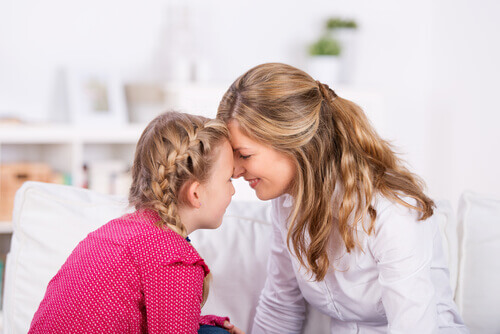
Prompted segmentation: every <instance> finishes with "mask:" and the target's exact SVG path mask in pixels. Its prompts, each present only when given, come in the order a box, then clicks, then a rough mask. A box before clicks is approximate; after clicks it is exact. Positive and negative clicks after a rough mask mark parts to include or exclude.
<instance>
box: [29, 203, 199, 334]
mask: <svg viewBox="0 0 500 334" xmlns="http://www.w3.org/2000/svg"><path fill="white" fill-rule="evenodd" d="M159 219H160V218H159V216H158V214H157V213H156V212H154V211H147V210H142V211H137V212H135V213H133V214H128V215H125V216H123V217H120V218H118V219H115V220H112V221H110V222H109V223H107V224H106V225H104V226H102V227H101V228H99V229H98V230H96V231H94V232H92V233H90V234H89V235H88V236H87V238H85V239H84V240H83V241H81V242H80V244H79V245H78V246H77V247H76V248H75V250H74V251H73V253H72V254H71V255H70V257H69V258H68V260H67V261H66V263H65V264H64V265H63V266H62V267H61V269H60V270H59V272H58V273H57V275H56V276H55V277H54V278H53V279H52V280H51V281H50V282H49V285H48V288H47V292H46V295H45V298H44V299H43V301H42V302H41V304H40V307H39V309H38V311H37V313H36V314H35V317H34V318H33V322H32V327H31V330H30V333H70V332H86V333H142V332H158V331H161V332H183V331H184V330H187V331H189V328H186V326H187V325H189V323H190V321H188V320H189V319H188V317H187V318H186V319H180V318H178V317H177V316H176V314H177V312H178V311H179V307H184V311H183V312H179V313H184V314H187V315H189V316H190V317H194V318H198V317H199V316H198V315H199V313H200V303H201V296H202V284H203V278H204V277H205V274H206V273H208V268H207V267H206V265H205V263H204V262H203V260H202V259H201V258H200V256H199V255H198V253H197V252H196V250H195V249H194V248H193V247H192V246H191V245H190V244H189V242H187V241H186V240H185V239H184V238H182V237H181V236H180V235H179V234H177V233H175V232H173V231H172V230H168V229H167V230H162V229H160V228H158V227H157V226H155V222H157V221H158V220H159ZM186 282H192V283H193V284H186ZM181 283H183V284H181ZM193 288H194V289H193ZM158 295H163V296H164V298H154V296H158ZM178 295H181V296H183V297H182V299H183V300H184V302H179V300H178V298H175V297H173V296H178ZM187 299H190V301H191V302H188V301H187ZM182 304H184V305H182ZM186 307H188V308H187V309H186ZM146 313H147V318H146ZM146 319H147V320H146ZM191 323H192V322H191ZM195 325H196V326H197V325H198V322H196V324H195ZM47 326H49V327H50V328H48V327H47ZM192 330H195V331H196V328H193V329H191V331H192Z"/></svg>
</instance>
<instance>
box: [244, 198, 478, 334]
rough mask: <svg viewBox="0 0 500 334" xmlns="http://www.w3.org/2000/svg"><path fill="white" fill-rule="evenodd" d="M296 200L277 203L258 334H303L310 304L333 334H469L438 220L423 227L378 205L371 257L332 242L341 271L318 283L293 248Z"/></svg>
mask: <svg viewBox="0 0 500 334" xmlns="http://www.w3.org/2000/svg"><path fill="white" fill-rule="evenodd" d="M292 200H293V199H292V198H291V196H289V195H283V196H281V197H279V198H277V199H274V200H273V205H272V206H273V208H272V216H273V217H272V219H273V236H272V243H271V256H270V258H269V263H268V273H267V280H266V284H265V287H264V289H263V291H262V294H261V297H260V301H259V305H258V307H257V311H256V316H255V321H254V325H253V329H252V334H261V333H301V329H302V323H303V321H304V318H305V302H304V299H305V300H307V302H309V304H311V305H312V306H314V307H316V308H318V309H319V310H320V311H322V312H323V313H325V314H327V315H329V316H330V318H331V333H332V334H333V333H335V334H344V333H367V334H368V333H402V334H411V333H418V334H424V333H425V334H427V333H440V334H442V333H469V331H468V330H467V328H466V327H465V326H464V324H463V321H462V319H461V317H460V315H459V313H458V311H457V307H456V305H455V303H454V302H453V297H452V291H451V287H450V284H449V272H448V265H447V263H446V259H445V256H444V252H443V248H442V245H441V236H440V233H439V229H438V226H437V223H436V221H435V220H434V219H433V218H432V217H431V218H429V219H427V220H425V221H418V219H417V218H418V216H417V213H416V212H415V211H414V210H410V209H408V208H406V207H403V206H401V205H395V204H394V203H392V202H390V201H388V200H386V199H384V198H383V197H379V198H377V199H376V201H375V202H376V203H374V204H375V209H376V210H377V220H376V224H375V231H374V233H372V234H371V235H370V236H368V235H367V234H366V233H364V231H363V229H362V227H361V226H360V228H359V229H358V237H359V239H360V243H361V245H362V248H363V251H361V250H359V249H356V250H354V251H352V252H351V253H347V252H346V251H345V249H343V250H342V249H341V248H342V247H338V246H336V247H333V243H335V242H338V243H340V242H341V240H340V239H338V238H335V237H332V241H331V242H332V247H330V248H331V249H332V253H331V254H329V258H330V261H331V262H333V263H332V267H334V268H335V270H333V269H331V270H329V271H328V273H327V275H326V277H325V279H324V280H323V281H321V282H315V281H314V279H312V278H311V275H310V274H308V273H307V271H306V270H305V269H304V268H303V267H302V268H301V266H300V263H299V261H298V259H297V258H296V257H295V256H294V255H293V254H292V253H290V252H289V250H288V248H287V246H286V236H287V218H288V215H289V213H290V211H291V206H292ZM405 200H407V199H405ZM334 249H341V250H339V251H337V252H336V253H335V252H333V250H334ZM332 259H333V261H332Z"/></svg>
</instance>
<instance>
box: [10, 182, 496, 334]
mask: <svg viewBox="0 0 500 334" xmlns="http://www.w3.org/2000/svg"><path fill="white" fill-rule="evenodd" d="M126 211H130V208H128V207H127V202H126V200H125V199H123V198H117V197H112V196H105V195H101V194H98V193H94V192H91V191H88V190H84V189H79V188H74V187H68V186H61V185H53V184H44V183H38V182H27V183H25V184H24V185H23V187H22V188H21V189H20V190H19V191H18V193H17V195H16V201H15V209H14V216H13V224H14V233H13V238H12V243H11V250H10V253H9V254H8V257H7V265H6V274H5V290H4V300H3V316H4V319H3V320H4V333H5V334H7V333H8V334H11V333H16V334H18V333H26V332H27V331H28V328H29V325H30V322H31V318H32V317H33V314H34V312H35V311H36V309H37V308H38V304H39V303H40V301H41V299H42V297H43V295H44V292H45V288H46V285H47V283H48V281H49V280H50V279H51V278H52V276H53V275H54V274H55V273H56V272H57V271H58V269H59V268H60V266H61V265H62V264H63V262H64V261H65V260H66V258H67V256H68V255H69V254H70V252H71V251H72V250H73V248H74V247H75V246H76V244H77V243H78V242H79V241H80V240H82V239H83V238H84V237H85V236H86V235H87V234H88V233H89V232H90V231H92V230H94V229H96V228H97V227H99V226H101V225H102V224H104V223H106V222H107V221H109V220H110V219H112V218H115V217H118V216H120V215H122V214H123V213H124V212H126ZM269 211H270V203H266V202H236V201H233V203H231V205H230V207H229V208H228V210H227V211H226V215H225V218H224V221H223V224H222V226H221V227H220V228H219V229H217V230H203V231H196V232H194V233H193V234H192V235H191V239H192V242H193V244H194V246H195V247H196V248H197V250H198V252H199V253H200V254H201V255H202V257H204V258H205V260H206V262H207V264H208V266H209V267H210V268H211V270H212V272H213V275H214V280H213V284H212V287H211V291H210V297H209V299H208V302H207V304H206V305H205V307H204V309H203V313H206V314H219V315H228V316H230V317H231V320H232V321H233V322H234V323H235V324H236V325H237V326H239V327H241V328H243V329H244V330H246V331H249V330H250V327H251V324H252V319H253V316H254V313H255V306H256V304H257V301H258V298H259V294H260V290H261V289H262V286H263V284H264V280H265V276H266V262H267V257H268V252H269V239H270V231H271V228H270V219H269ZM436 214H437V215H439V217H440V226H441V229H442V232H443V237H444V238H443V241H444V242H443V247H444V248H445V252H446V253H447V255H448V258H449V263H450V282H451V284H452V287H453V289H454V292H455V299H456V302H457V304H458V306H459V309H460V310H461V313H462V315H463V317H464V320H465V322H466V323H467V325H468V326H469V328H470V330H471V332H472V333H473V334H475V333H477V334H489V333H491V334H493V333H497V334H498V333H500V308H498V304H499V302H498V301H497V300H498V299H500V284H499V282H500V260H499V259H498V256H500V200H494V199H488V198H486V197H482V196H479V195H475V194H472V193H465V194H464V195H463V196H462V199H461V202H460V204H459V210H458V219H456V216H455V214H454V212H453V210H452V208H451V206H450V205H449V203H448V202H439V203H438V209H437V212H436ZM328 328H329V320H328V318H326V317H325V316H324V315H322V314H321V313H319V312H318V311H316V310H315V309H313V308H310V309H309V310H308V316H307V321H306V324H305V325H304V329H303V332H304V333H311V334H312V333H314V334H316V333H328V331H329V330H328Z"/></svg>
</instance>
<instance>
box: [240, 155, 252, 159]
mask: <svg viewBox="0 0 500 334" xmlns="http://www.w3.org/2000/svg"><path fill="white" fill-rule="evenodd" d="M240 158H241V159H243V160H245V159H248V158H250V156H249V155H241V154H240Z"/></svg>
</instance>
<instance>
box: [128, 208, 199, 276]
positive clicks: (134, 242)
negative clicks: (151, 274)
mask: <svg viewBox="0 0 500 334" xmlns="http://www.w3.org/2000/svg"><path fill="white" fill-rule="evenodd" d="M158 219H159V216H158V215H157V214H156V213H154V212H144V211H143V212H140V211H137V212H135V213H133V214H130V215H125V216H123V217H120V218H119V222H126V223H127V225H129V226H131V227H132V229H133V230H134V232H133V233H130V237H129V238H128V239H127V248H128V249H129V252H130V255H131V257H132V258H133V260H134V261H135V262H136V265H138V266H143V265H144V264H147V265H148V266H149V267H151V266H152V265H154V264H157V265H172V264H176V263H184V264H199V265H201V266H202V267H203V269H204V270H205V271H206V272H207V273H208V268H206V265H205V262H204V261H203V259H202V258H201V256H200V255H199V254H198V252H197V251H196V249H195V248H194V247H193V246H192V245H191V243H190V242H188V241H187V240H186V239H184V238H183V237H182V236H180V235H179V234H177V233H176V232H174V231H172V230H170V229H168V228H161V227H159V226H157V225H156V224H155V223H156V222H157V221H158Z"/></svg>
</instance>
